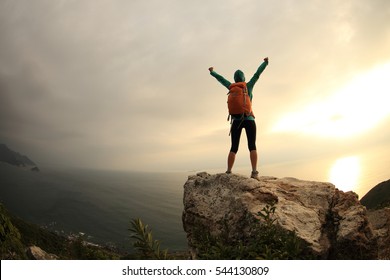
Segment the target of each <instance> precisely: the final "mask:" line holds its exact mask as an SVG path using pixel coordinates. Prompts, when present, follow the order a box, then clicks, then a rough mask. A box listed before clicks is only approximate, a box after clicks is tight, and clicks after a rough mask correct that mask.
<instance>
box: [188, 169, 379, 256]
mask: <svg viewBox="0 0 390 280" xmlns="http://www.w3.org/2000/svg"><path fill="white" fill-rule="evenodd" d="M183 202H184V211H183V227H184V230H185V231H186V233H187V239H188V244H189V247H190V249H191V251H192V253H193V257H194V258H196V244H198V243H197V242H198V240H196V238H197V237H196V235H195V234H194V232H195V231H204V232H208V233H209V234H210V235H211V236H217V235H219V234H221V233H222V232H223V231H224V228H225V229H226V228H229V232H228V234H227V238H229V239H230V240H232V242H233V241H235V240H237V239H245V238H246V237H247V236H248V232H247V230H248V225H249V224H250V223H253V221H255V222H258V223H262V220H261V219H260V217H259V215H258V214H257V213H258V212H260V211H261V210H262V209H263V208H264V207H265V206H267V205H270V204H272V203H275V204H274V205H275V207H276V210H275V213H274V218H275V219H276V220H275V223H277V224H278V225H279V226H280V227H282V228H283V229H284V230H286V231H288V232H295V233H296V235H297V237H298V238H299V239H300V240H301V242H303V243H304V244H306V246H307V248H308V250H309V251H310V252H309V253H310V254H311V255H315V257H316V258H320V259H376V258H377V254H378V252H377V250H378V246H377V238H376V236H375V234H374V232H373V230H372V228H371V226H370V224H369V222H368V218H367V213H366V208H365V207H364V206H362V205H361V204H360V202H359V200H358V198H357V195H356V194H355V193H353V192H347V193H344V192H342V191H340V190H338V189H337V188H335V186H334V185H332V184H330V183H323V182H313V181H303V180H298V179H294V178H281V179H279V178H274V177H260V178H259V180H255V179H251V178H247V177H243V176H240V175H234V174H229V175H228V174H216V175H210V174H208V173H205V172H203V173H198V174H197V175H194V176H189V177H188V180H187V182H186V183H185V185H184V198H183Z"/></svg>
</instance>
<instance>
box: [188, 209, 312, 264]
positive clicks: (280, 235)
mask: <svg viewBox="0 0 390 280" xmlns="http://www.w3.org/2000/svg"><path fill="white" fill-rule="evenodd" d="M275 210H276V207H275V205H274V204H273V203H272V204H270V205H267V206H265V207H264V208H263V209H262V211H260V212H259V213H258V216H259V218H260V219H261V220H262V222H259V221H258V220H257V219H253V220H252V221H251V223H250V225H249V231H248V232H249V233H250V234H249V236H248V237H246V238H241V239H239V240H236V241H232V240H231V239H229V238H228V236H229V230H228V228H227V227H225V230H224V232H222V234H220V235H219V236H211V235H210V234H209V233H204V232H202V231H199V232H196V233H195V240H197V243H196V244H195V247H196V249H197V253H198V257H199V259H237V260H239V259H267V260H288V259H291V260H292V259H293V260H297V259H302V258H303V256H306V257H307V256H308V255H307V254H304V247H303V245H302V243H301V242H300V240H299V239H298V238H297V236H296V234H295V232H288V231H285V230H283V229H282V228H281V227H279V226H278V225H276V224H275V223H274V222H275V219H274V218H273V216H274V213H275ZM248 219H249V220H250V218H249V217H248ZM225 224H226V223H225Z"/></svg>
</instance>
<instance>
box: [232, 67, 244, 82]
mask: <svg viewBox="0 0 390 280" xmlns="http://www.w3.org/2000/svg"><path fill="white" fill-rule="evenodd" d="M234 81H235V82H236V83H239V82H245V75H244V72H242V71H241V70H237V71H236V72H235V73H234Z"/></svg>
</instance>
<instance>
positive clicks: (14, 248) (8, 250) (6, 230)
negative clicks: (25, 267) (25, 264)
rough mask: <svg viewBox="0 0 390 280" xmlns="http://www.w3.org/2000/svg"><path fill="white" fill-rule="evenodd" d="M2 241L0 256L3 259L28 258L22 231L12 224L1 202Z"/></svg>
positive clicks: (0, 226)
mask: <svg viewBox="0 0 390 280" xmlns="http://www.w3.org/2000/svg"><path fill="white" fill-rule="evenodd" d="M0 241H1V242H0V256H1V259H2V260H7V259H11V260H12V259H25V258H26V255H25V253H24V247H23V244H22V242H21V235H20V232H19V230H18V229H17V228H16V227H15V226H14V225H13V224H12V222H11V219H10V218H9V215H8V213H7V211H6V209H5V208H4V206H3V205H2V204H0Z"/></svg>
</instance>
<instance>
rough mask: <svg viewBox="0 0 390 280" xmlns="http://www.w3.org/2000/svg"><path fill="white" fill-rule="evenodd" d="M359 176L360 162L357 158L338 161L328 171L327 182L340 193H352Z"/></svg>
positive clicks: (352, 157)
mask: <svg viewBox="0 0 390 280" xmlns="http://www.w3.org/2000/svg"><path fill="white" fill-rule="evenodd" d="M359 174H360V160H359V157H357V156H350V157H344V158H340V159H338V160H337V161H336V162H335V163H334V164H333V165H332V168H331V169H330V172H329V181H330V182H331V183H332V184H334V185H335V186H336V187H337V188H338V189H340V190H342V191H353V190H354V189H356V187H357V183H358V181H359Z"/></svg>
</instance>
